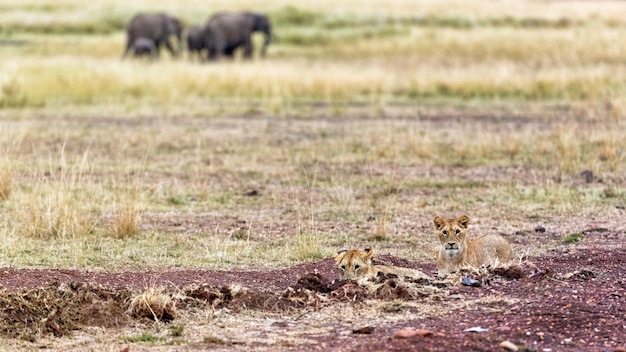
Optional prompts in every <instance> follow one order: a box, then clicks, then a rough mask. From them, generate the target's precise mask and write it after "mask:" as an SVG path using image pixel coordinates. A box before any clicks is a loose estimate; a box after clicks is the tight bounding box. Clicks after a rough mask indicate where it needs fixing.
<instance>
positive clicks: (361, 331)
mask: <svg viewBox="0 0 626 352" xmlns="http://www.w3.org/2000/svg"><path fill="white" fill-rule="evenodd" d="M373 332H374V327H372V326H364V327H362V328H358V329H354V330H352V333H353V334H362V335H369V334H371V333H373Z"/></svg>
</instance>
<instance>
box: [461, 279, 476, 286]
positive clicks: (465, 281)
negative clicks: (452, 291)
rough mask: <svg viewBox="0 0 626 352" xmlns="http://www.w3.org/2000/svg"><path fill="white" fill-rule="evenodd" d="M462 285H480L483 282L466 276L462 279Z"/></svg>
mask: <svg viewBox="0 0 626 352" xmlns="http://www.w3.org/2000/svg"><path fill="white" fill-rule="evenodd" d="M461 285H463V286H471V287H480V285H481V283H480V281H478V280H474V279H472V278H471V277H466V278H464V279H463V280H461Z"/></svg>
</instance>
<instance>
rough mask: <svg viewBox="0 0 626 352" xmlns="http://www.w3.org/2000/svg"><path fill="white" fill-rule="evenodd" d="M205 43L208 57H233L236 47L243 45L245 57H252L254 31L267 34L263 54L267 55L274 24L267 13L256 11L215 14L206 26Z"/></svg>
mask: <svg viewBox="0 0 626 352" xmlns="http://www.w3.org/2000/svg"><path fill="white" fill-rule="evenodd" d="M204 32H205V44H206V45H207V48H208V49H209V53H208V56H207V57H208V59H209V60H211V59H217V58H219V57H221V56H222V55H224V56H227V57H230V58H232V57H233V55H234V51H235V49H237V48H238V47H240V46H243V57H244V59H250V58H252V52H253V51H254V48H253V46H252V33H253V32H262V33H264V34H265V42H264V44H263V48H262V49H261V56H265V54H266V52H267V47H268V45H269V44H270V42H271V38H272V25H271V23H270V20H269V18H268V17H267V16H266V15H263V14H259V13H254V12H238V13H228V12H222V13H217V14H214V15H213V16H212V17H211V18H210V19H209V22H208V23H207V24H206V26H205V30H204Z"/></svg>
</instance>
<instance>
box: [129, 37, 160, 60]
mask: <svg viewBox="0 0 626 352" xmlns="http://www.w3.org/2000/svg"><path fill="white" fill-rule="evenodd" d="M132 50H133V56H135V57H139V56H150V57H151V58H154V57H155V56H156V45H155V44H154V40H152V39H150V38H146V37H139V38H137V39H135V41H134V42H133V44H132Z"/></svg>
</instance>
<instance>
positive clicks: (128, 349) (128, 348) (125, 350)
mask: <svg viewBox="0 0 626 352" xmlns="http://www.w3.org/2000/svg"><path fill="white" fill-rule="evenodd" d="M128 351H130V347H128V346H124V347H122V350H121V351H120V352H128Z"/></svg>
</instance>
